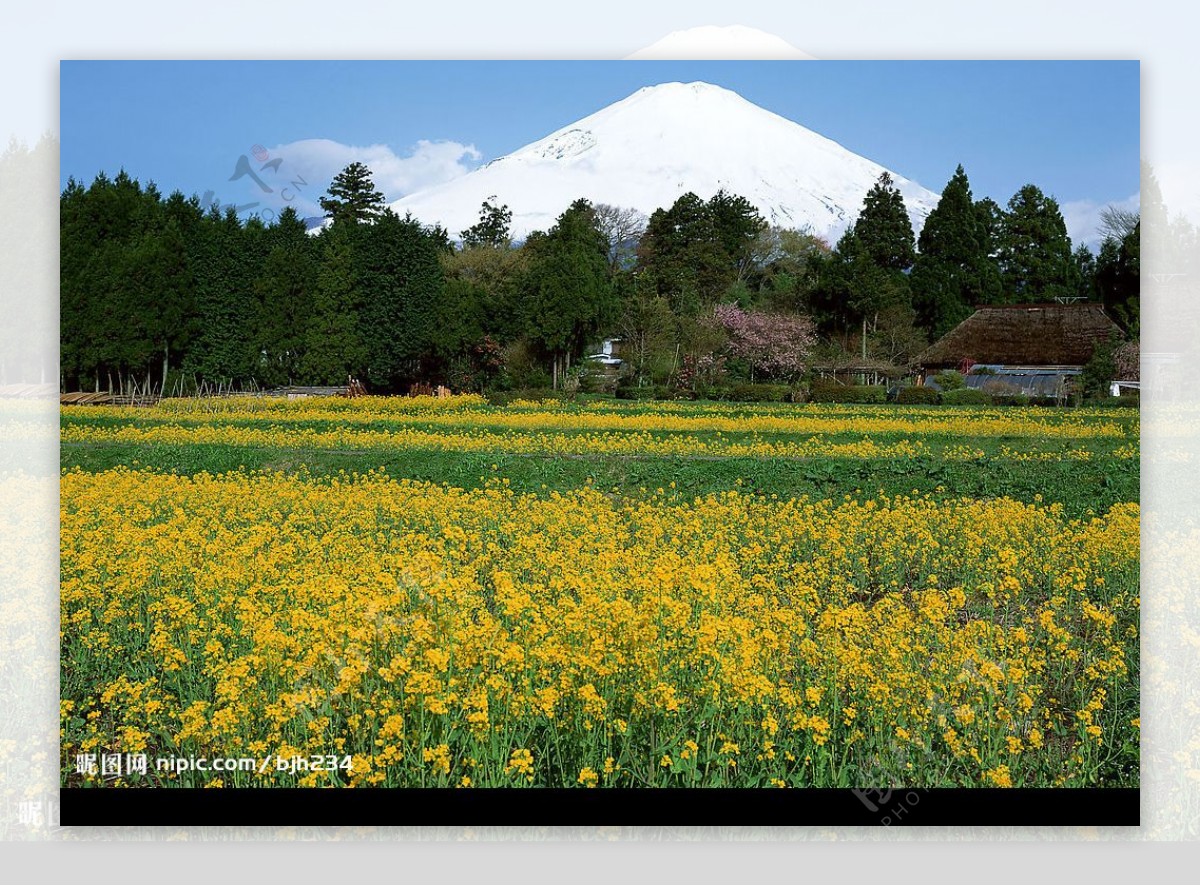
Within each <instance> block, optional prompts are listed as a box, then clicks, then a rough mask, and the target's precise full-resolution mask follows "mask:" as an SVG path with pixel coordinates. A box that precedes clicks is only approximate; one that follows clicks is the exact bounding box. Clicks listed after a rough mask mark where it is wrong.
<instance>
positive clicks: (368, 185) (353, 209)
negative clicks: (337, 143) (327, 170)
mask: <svg viewBox="0 0 1200 886" xmlns="http://www.w3.org/2000/svg"><path fill="white" fill-rule="evenodd" d="M318 202H320V204H321V208H322V209H324V210H325V213H326V217H327V218H332V219H333V221H334V224H337V223H338V222H350V223H352V224H357V223H359V222H367V221H373V220H374V219H375V218H377V217H378V216H379V214H380V213H381V212H382V211H383V205H384V204H383V194H381V193H379V191H377V190H375V184H374V182H372V181H371V170H370V169H368V168H367V166H366V165H365V164H363V163H359V162H358V161H355V162H354V163H351V164H350V165H349V166H347V167H346V168H345V169H343V170H342V171H341V172H339V173H338V174H337V175H336V176H334V179H333V181H332V182H331V183H330V185H329V196H327V197H321V198H320V200H319V201H318Z"/></svg>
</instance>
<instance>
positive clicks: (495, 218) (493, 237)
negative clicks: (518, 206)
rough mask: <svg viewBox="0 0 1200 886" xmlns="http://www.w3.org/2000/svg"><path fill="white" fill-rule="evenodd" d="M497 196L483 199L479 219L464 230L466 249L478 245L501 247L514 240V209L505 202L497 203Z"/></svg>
mask: <svg viewBox="0 0 1200 886" xmlns="http://www.w3.org/2000/svg"><path fill="white" fill-rule="evenodd" d="M495 199H496V198H495V196H492V197H489V198H488V199H487V200H484V201H483V206H482V207H480V210H479V221H478V222H476V223H475V224H473V225H471V227H469V228H467V229H466V230H465V231H463V232H462V243H463V248H464V249H471V248H473V247H476V246H491V247H493V248H500V247H502V246H508V245H509V244H510V243H511V242H512V210H511V209H509V208H508V206H507V205H505V204H500V205H496V204H495V203H493V202H492V201H493V200H495Z"/></svg>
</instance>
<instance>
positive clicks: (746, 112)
mask: <svg viewBox="0 0 1200 886" xmlns="http://www.w3.org/2000/svg"><path fill="white" fill-rule="evenodd" d="M884 171H885V170H884V167H882V166H880V165H879V164H878V163H874V162H872V161H871V160H867V159H866V158H865V157H860V156H858V155H857V154H855V153H853V152H851V151H848V150H846V149H845V148H843V147H842V146H841V145H839V144H838V143H837V142H834V141H832V140H830V139H827V138H825V137H824V136H821V135H818V134H817V133H815V132H813V131H811V130H809V129H805V128H804V127H803V126H801V125H799V124H798V123H794V122H792V121H791V120H788V119H786V118H784V117H781V116H779V115H778V114H774V113H772V112H770V111H767V110H765V109H763V108H760V107H759V106H758V105H755V104H752V103H751V102H748V101H746V100H745V99H744V98H742V97H741V96H740V95H738V94H737V93H735V92H731V91H730V90H728V89H723V88H721V87H719V86H713V85H711V84H708V83H664V84H661V85H659V86H648V87H645V88H643V89H639V90H638V91H637V92H635V93H634V94H633V95H631V96H629V97H628V98H625V99H623V100H621V101H619V102H616V103H614V104H612V105H609V106H608V107H606V108H603V109H602V110H600V111H597V112H596V113H594V114H591V115H590V116H587V117H584V118H583V119H582V120H579V121H578V122H576V123H572V124H570V125H569V126H564V127H563V128H562V129H559V130H557V131H556V132H553V133H551V134H550V135H548V136H546V137H545V138H543V139H541V140H539V141H536V142H533V143H532V144H529V145H526V146H525V147H523V148H521V149H519V150H517V151H514V152H513V153H511V154H508V155H506V156H504V157H500V158H499V159H497V160H493V161H492V162H490V163H488V164H486V165H485V166H482V167H480V168H479V169H476V170H474V171H472V172H470V173H468V174H467V175H464V176H462V177H461V178H457V179H454V180H453V181H450V182H446V183H445V184H441V185H437V186H436V187H432V188H427V189H425V190H423V191H418V192H416V193H414V194H411V195H409V196H407V197H404V198H402V199H400V200H398V201H396V202H395V203H394V204H392V206H393V208H394V209H395V210H396V211H397V212H399V213H400V214H401V215H403V214H404V213H405V212H412V214H413V215H414V216H416V217H417V218H418V219H420V220H421V221H422V222H424V223H426V224H433V223H437V224H441V225H443V226H444V227H445V228H446V229H447V230H448V231H449V232H450V235H451V236H452V237H457V236H459V234H460V233H461V232H462V231H463V230H464V229H465V228H467V227H469V226H470V225H472V224H474V223H475V222H476V221H477V220H478V218H479V208H480V205H481V204H482V203H483V201H484V200H487V199H489V198H492V197H495V198H496V199H497V200H498V201H500V202H501V203H506V204H508V206H509V208H510V209H511V210H512V213H513V236H514V238H516V239H518V240H519V239H522V238H524V237H525V236H526V235H528V234H529V233H530V232H531V231H534V230H543V231H544V230H547V229H549V227H550V226H551V225H553V224H554V221H555V219H556V218H557V217H558V215H559V214H560V213H562V211H563V210H564V209H566V208H567V206H568V205H570V203H571V202H572V201H573V200H575V199H577V198H579V197H586V198H587V199H589V200H591V201H592V202H593V203H610V204H613V205H616V206H629V207H634V208H636V209H639V210H641V211H642V212H645V213H646V214H649V213H651V212H653V211H654V210H655V209H658V208H666V207H669V206H670V205H671V204H672V203H674V202H675V200H676V199H677V198H678V197H679V196H680V195H682V194H684V193H686V192H687V191H692V192H694V193H696V194H697V195H698V196H700V197H701V198H703V199H708V198H709V197H711V196H712V195H713V194H715V193H716V192H717V191H718V190H719V189H721V188H724V189H725V190H726V191H729V192H731V193H734V194H738V195H740V196H743V197H745V198H746V199H747V200H749V201H750V202H751V203H753V204H754V205H755V206H756V207H758V209H759V211H760V212H761V213H762V214H763V217H764V218H765V219H767V221H769V222H771V223H773V224H777V225H782V226H785V227H801V226H804V225H811V227H812V228H813V230H814V232H815V233H818V234H822V235H825V236H827V237H831V238H832V237H836V236H837V235H838V234H840V232H841V231H842V230H844V229H845V227H846V226H847V225H848V224H849V223H850V222H851V221H853V219H854V218H855V217H856V216H857V215H858V212H859V210H860V209H861V207H862V200H863V197H864V196H865V195H866V193H867V191H868V189H869V188H870V187H871V185H872V184H874V182H875V180H876V179H877V178H878V177H879V175H880V173H882V172H884ZM892 178H893V179H895V182H896V185H897V187H898V188H899V189H900V193H901V194H902V195H903V197H904V200H905V205H906V207H907V208H908V211H909V215H910V217H911V218H912V220H913V227H914V228H915V229H917V230H919V229H920V227H921V225H922V224H923V223H924V221H925V218H926V217H927V216H928V215H929V212H930V210H932V209H933V207H934V206H936V205H937V201H938V195H937V194H934V193H933V192H931V191H928V190H926V189H925V188H922V187H921V186H920V185H918V184H916V183H915V182H911V181H909V180H908V179H906V178H904V177H903V176H900V175H897V174H896V173H892Z"/></svg>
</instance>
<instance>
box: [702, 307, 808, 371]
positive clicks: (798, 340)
mask: <svg viewBox="0 0 1200 886" xmlns="http://www.w3.org/2000/svg"><path fill="white" fill-rule="evenodd" d="M713 319H714V320H715V322H716V323H717V325H718V326H720V327H721V328H722V329H724V330H725V332H726V334H728V336H729V342H728V344H727V345H726V348H727V350H728V352H729V355H730V356H731V357H733V358H735V359H739V360H744V361H745V362H746V363H747V364H748V365H749V367H750V370H751V373H752V375H753V374H761V375H763V376H766V377H768V378H780V379H784V380H785V381H794V380H795V379H797V378H799V377H800V376H801V375H803V374H804V371H805V369H807V368H808V355H809V351H810V350H811V348H812V346H813V345H814V344H815V343H816V334H815V331H814V329H813V325H812V321H811V320H809V319H808V318H807V317H801V316H799V315H797V314H783V313H767V312H765V311H743V310H742V309H741V308H739V307H738V306H737V305H717V306H716V307H715V308H713Z"/></svg>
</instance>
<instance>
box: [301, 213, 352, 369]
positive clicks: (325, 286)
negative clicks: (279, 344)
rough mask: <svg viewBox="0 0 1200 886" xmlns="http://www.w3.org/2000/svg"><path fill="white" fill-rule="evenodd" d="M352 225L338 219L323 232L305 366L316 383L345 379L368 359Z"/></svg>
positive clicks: (306, 340)
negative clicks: (363, 334) (363, 333)
mask: <svg viewBox="0 0 1200 886" xmlns="http://www.w3.org/2000/svg"><path fill="white" fill-rule="evenodd" d="M356 239H357V234H356V232H355V230H354V228H353V227H352V226H349V227H348V226H346V225H337V224H335V225H333V226H332V227H329V228H326V229H325V230H324V231H322V232H321V234H320V240H321V260H320V266H319V268H318V269H317V278H316V287H315V289H314V291H313V310H312V315H311V316H310V317H309V318H308V322H307V325H306V328H305V334H304V355H303V357H302V359H301V360H300V366H299V369H300V372H301V374H302V376H303V377H304V378H305V380H306V381H308V382H309V383H310V384H343V383H345V381H346V379H347V377H349V376H351V375H354V376H358V375H361V374H362V370H363V367H364V366H365V365H366V358H367V354H366V347H365V345H364V343H363V340H362V336H361V331H360V326H359V318H358V314H359V311H360V310H361V308H362V303H361V301H360V299H359V290H358V282H359V281H358V276H357V273H356V271H357V269H356V267H355V265H356V262H355V255H354V247H355V240H356Z"/></svg>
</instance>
